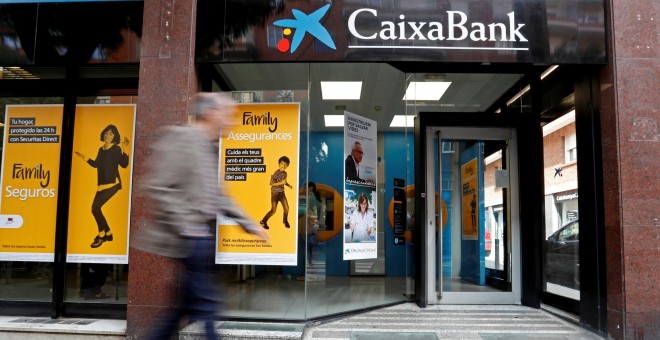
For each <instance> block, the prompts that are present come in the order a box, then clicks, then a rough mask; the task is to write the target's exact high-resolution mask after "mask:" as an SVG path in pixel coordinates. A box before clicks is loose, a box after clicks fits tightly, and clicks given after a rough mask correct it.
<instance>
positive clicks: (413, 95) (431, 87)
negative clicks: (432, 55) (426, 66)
mask: <svg viewBox="0 0 660 340" xmlns="http://www.w3.org/2000/svg"><path fill="white" fill-rule="evenodd" d="M449 85H451V82H439V81H433V82H419V81H411V82H410V84H408V89H407V90H406V94H405V95H404V96H403V100H440V98H441V97H442V95H443V94H445V91H447V89H448V88H449Z"/></svg>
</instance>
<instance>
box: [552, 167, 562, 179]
mask: <svg viewBox="0 0 660 340" xmlns="http://www.w3.org/2000/svg"><path fill="white" fill-rule="evenodd" d="M557 176H559V177H562V174H561V168H555V176H554V177H557Z"/></svg>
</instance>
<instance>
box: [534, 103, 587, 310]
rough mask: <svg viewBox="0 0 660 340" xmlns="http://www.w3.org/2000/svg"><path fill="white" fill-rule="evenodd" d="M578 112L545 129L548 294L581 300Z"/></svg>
mask: <svg viewBox="0 0 660 340" xmlns="http://www.w3.org/2000/svg"><path fill="white" fill-rule="evenodd" d="M575 140H576V130H575V111H570V112H568V113H566V114H564V115H562V116H560V117H558V118H556V119H555V120H553V121H552V122H550V123H548V124H546V125H545V126H543V156H544V182H545V195H546V196H545V215H546V218H545V221H544V222H545V223H544V225H545V230H544V231H545V233H544V236H545V242H544V254H543V255H544V256H543V258H544V263H543V268H544V271H543V272H544V290H545V291H547V292H548V293H553V294H557V295H561V296H564V297H567V298H570V299H574V300H580V261H579V245H580V242H579V222H578V221H579V209H578V191H577V190H578V182H577V162H576V157H575V155H576V154H577V145H576V143H575Z"/></svg>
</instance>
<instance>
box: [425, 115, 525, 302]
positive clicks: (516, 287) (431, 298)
mask: <svg viewBox="0 0 660 340" xmlns="http://www.w3.org/2000/svg"><path fill="white" fill-rule="evenodd" d="M475 136H478V138H475ZM436 139H438V140H440V139H464V140H468V139H480V140H508V146H509V151H508V153H509V164H508V170H509V188H510V190H509V205H510V207H509V209H510V217H509V219H510V221H509V224H510V228H511V292H480V293H474V292H445V293H444V294H443V292H442V267H440V273H436V267H437V266H436V263H437V261H436V257H435V254H436V242H435V237H431V236H432V235H435V229H436V226H435V215H436V211H435V199H428V198H434V197H435V194H436V192H438V191H439V190H438V188H439V186H438V185H437V184H436V182H435V176H434V169H435V166H436V164H435V163H434V154H433V150H434V148H433V145H434V141H435V140H436ZM424 143H425V144H426V148H425V149H426V154H425V155H424V156H423V157H424V164H425V170H424V172H425V176H424V177H425V178H426V187H425V188H424V192H423V195H422V197H423V198H424V197H425V198H427V199H426V200H425V205H424V219H423V221H424V224H423V225H424V226H425V227H424V228H422V230H421V232H422V234H425V237H423V240H424V242H425V249H426V251H425V252H424V253H423V254H422V256H423V257H425V259H426V261H423V263H424V267H423V268H422V270H423V271H424V272H425V273H426V274H425V275H423V279H424V280H425V281H426V284H425V285H424V286H425V289H426V291H425V292H424V296H425V297H426V303H427V304H520V302H521V284H520V282H521V261H520V200H519V184H518V182H519V179H518V145H517V135H516V129H514V128H503V127H450V126H442V127H440V126H428V127H426V140H425V141H424ZM438 152H442V148H441V146H440V147H439V148H438ZM439 156H440V155H439ZM438 162H439V163H438V164H437V165H438V166H439V168H440V169H441V168H442V167H441V165H442V164H441V162H442V158H441V157H438ZM438 181H439V183H442V172H440V174H439V178H438ZM437 213H438V214H439V219H438V220H439V221H442V215H441V214H442V209H440V211H439V212H437ZM439 246H440V247H442V242H440V243H439ZM439 254H440V255H439V260H440V263H442V248H440V252H439ZM436 277H438V278H439V280H436Z"/></svg>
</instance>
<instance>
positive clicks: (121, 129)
mask: <svg viewBox="0 0 660 340" xmlns="http://www.w3.org/2000/svg"><path fill="white" fill-rule="evenodd" d="M74 126H75V131H74V134H73V154H72V160H71V187H70V198H69V233H68V246H67V248H68V249H67V262H79V263H128V235H129V234H130V233H129V226H130V204H131V183H132V171H131V170H132V167H133V143H132V141H133V140H134V126H135V105H134V104H126V105H78V106H76V119H75V124H74Z"/></svg>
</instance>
